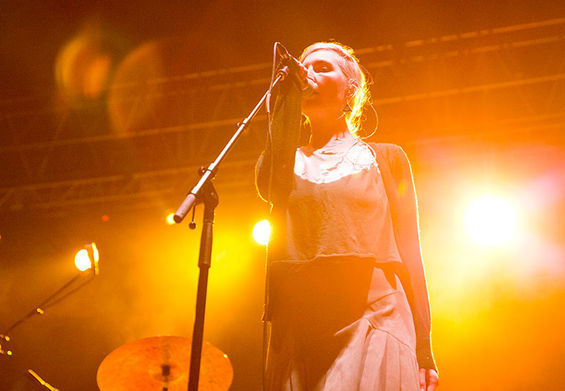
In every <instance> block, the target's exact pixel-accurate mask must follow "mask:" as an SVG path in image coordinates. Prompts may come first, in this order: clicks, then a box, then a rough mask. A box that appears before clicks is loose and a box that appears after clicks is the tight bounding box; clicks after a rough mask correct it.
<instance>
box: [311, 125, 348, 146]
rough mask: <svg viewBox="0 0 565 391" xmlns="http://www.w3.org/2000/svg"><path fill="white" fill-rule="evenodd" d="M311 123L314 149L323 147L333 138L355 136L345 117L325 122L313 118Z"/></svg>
mask: <svg viewBox="0 0 565 391" xmlns="http://www.w3.org/2000/svg"><path fill="white" fill-rule="evenodd" d="M311 125H312V127H311V130H312V135H311V137H310V146H311V147H312V148H314V149H319V148H322V147H323V146H325V145H327V144H328V143H329V142H331V141H332V140H338V139H348V138H353V136H352V135H351V133H350V132H349V128H348V127H347V123H346V122H345V119H343V118H341V119H339V120H335V121H323V122H322V121H312V120H311Z"/></svg>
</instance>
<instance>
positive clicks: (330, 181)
mask: <svg viewBox="0 0 565 391" xmlns="http://www.w3.org/2000/svg"><path fill="white" fill-rule="evenodd" d="M300 60H301V61H302V64H303V68H302V69H301V72H302V77H304V78H308V79H310V81H311V82H312V83H311V84H312V85H315V86H316V88H314V92H313V94H311V95H309V96H305V97H303V98H302V102H301V103H302V114H304V115H305V116H306V117H307V118H308V122H309V124H310V128H311V129H310V132H311V136H310V141H309V143H308V144H307V145H304V146H301V147H299V148H298V149H296V151H295V154H294V152H293V157H294V178H293V184H292V189H291V190H290V191H289V194H287V196H285V199H284V202H281V203H280V205H279V206H280V208H279V209H282V212H281V219H280V222H281V223H284V225H285V230H284V232H283V231H281V230H278V234H279V238H278V240H279V242H282V246H281V248H282V251H278V253H277V254H272V255H271V256H270V264H269V276H268V311H267V314H266V315H267V320H268V321H269V323H270V338H269V344H268V353H267V363H266V374H265V388H266V389H267V390H269V391H311V390H316V391H356V390H363V391H365V390H366V391H369V390H371V391H373V390H378V391H399V390H402V391H418V390H424V391H433V390H435V389H436V387H437V384H438V375H437V371H436V366H435V363H434V359H433V356H432V350H431V343H430V327H431V317H430V308H429V301H428V292H427V286H426V279H425V274H424V268H423V264H422V257H421V253H420V239H419V233H418V216H417V206H416V196H415V193H414V186H413V182H412V173H411V170H410V164H409V162H408V160H407V158H406V155H405V154H404V152H403V151H402V149H401V148H400V147H398V146H395V145H391V144H372V143H370V144H369V143H366V142H364V141H363V140H361V139H360V138H359V137H358V136H357V133H358V131H359V130H360V124H361V116H362V113H363V110H364V108H365V106H366V105H370V102H369V98H368V97H369V90H368V85H367V80H366V77H365V74H364V73H363V71H362V70H361V68H360V65H359V62H358V60H357V58H356V57H355V55H354V53H353V50H352V49H350V48H349V47H347V46H345V45H342V44H339V43H336V42H320V43H315V44H313V45H311V46H309V47H307V48H306V49H305V50H304V52H303V53H302V56H301V58H300ZM368 107H369V106H368ZM269 148H270V147H269ZM269 148H268V149H267V151H266V153H265V154H264V155H263V156H262V158H261V159H260V160H259V163H258V167H257V186H258V188H259V190H260V193H261V194H262V196H263V197H264V198H268V196H269V194H268V190H267V189H269V190H270V185H267V182H269V179H268V178H269V172H270V174H271V175H272V171H270V166H271V163H270V162H272V160H269V159H272V151H270V150H269ZM277 206H278V205H275V206H274V207H275V208H276V207H277ZM275 229H276V228H275ZM275 232H277V231H275ZM269 251H271V249H270V250H269Z"/></svg>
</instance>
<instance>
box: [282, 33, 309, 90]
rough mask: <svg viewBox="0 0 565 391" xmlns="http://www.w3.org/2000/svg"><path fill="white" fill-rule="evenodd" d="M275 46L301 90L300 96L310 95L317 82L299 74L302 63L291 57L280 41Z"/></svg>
mask: <svg viewBox="0 0 565 391" xmlns="http://www.w3.org/2000/svg"><path fill="white" fill-rule="evenodd" d="M277 48H279V49H280V51H279V53H280V55H281V57H282V63H283V64H284V65H286V66H287V68H288V70H289V72H290V73H291V74H292V75H293V76H294V80H295V81H296V82H297V83H298V86H299V87H300V90H301V91H302V96H304V97H308V96H310V95H312V94H313V93H314V91H315V90H316V89H317V88H318V84H316V82H315V81H314V80H311V79H309V78H307V77H302V76H301V75H300V68H302V67H303V66H304V65H302V63H301V62H300V61H299V60H298V59H296V58H295V57H293V56H292V55H291V54H290V53H289V52H288V50H286V48H285V47H284V46H283V45H281V44H280V43H279V44H278V45H277Z"/></svg>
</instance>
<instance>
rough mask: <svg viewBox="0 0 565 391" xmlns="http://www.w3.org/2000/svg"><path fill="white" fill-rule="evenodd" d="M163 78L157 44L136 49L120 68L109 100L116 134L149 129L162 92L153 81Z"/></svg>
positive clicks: (113, 82)
mask: <svg viewBox="0 0 565 391" xmlns="http://www.w3.org/2000/svg"><path fill="white" fill-rule="evenodd" d="M160 77H163V70H162V64H161V55H160V52H159V45H158V44H157V43H147V44H145V45H143V46H141V47H139V48H137V49H136V50H134V51H133V52H132V53H130V54H129V55H128V57H127V58H126V59H125V60H124V61H123V62H122V63H121V64H120V65H119V67H118V69H117V71H116V74H115V76H114V79H113V81H112V86H111V88H110V95H109V98H108V111H109V113H110V118H111V120H112V125H113V126H114V129H115V130H116V131H117V132H119V133H124V132H128V131H131V130H134V129H137V128H139V127H141V126H147V123H148V119H149V116H150V115H154V111H155V107H153V105H154V104H155V99H154V98H155V95H156V94H158V93H159V91H160V88H161V86H160V85H159V84H158V83H155V82H151V81H154V80H155V79H157V78H160ZM132 98H135V99H132Z"/></svg>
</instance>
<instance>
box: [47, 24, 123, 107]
mask: <svg viewBox="0 0 565 391" xmlns="http://www.w3.org/2000/svg"><path fill="white" fill-rule="evenodd" d="M101 41H102V39H101V33H100V31H99V30H98V29H97V28H87V29H84V30H83V31H82V32H81V33H79V34H78V35H77V36H76V37H75V38H73V39H72V40H71V41H69V42H68V43H67V44H66V45H65V46H64V47H63V48H62V49H61V50H60V51H59V53H58V54H57V58H56V63H55V78H56V81H57V84H58V86H59V89H60V91H61V92H62V93H64V94H65V95H66V96H67V97H70V98H77V97H86V98H97V97H99V96H100V95H101V94H102V92H103V91H104V90H105V89H106V88H107V84H108V79H109V75H110V70H111V67H112V58H111V57H110V55H109V54H108V53H105V52H104V51H103V49H102V42H101Z"/></svg>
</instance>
